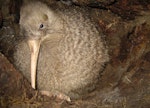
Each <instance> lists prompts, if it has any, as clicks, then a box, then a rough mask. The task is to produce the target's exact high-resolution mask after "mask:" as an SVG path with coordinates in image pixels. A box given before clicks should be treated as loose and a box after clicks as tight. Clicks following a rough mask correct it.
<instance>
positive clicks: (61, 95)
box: [40, 91, 71, 102]
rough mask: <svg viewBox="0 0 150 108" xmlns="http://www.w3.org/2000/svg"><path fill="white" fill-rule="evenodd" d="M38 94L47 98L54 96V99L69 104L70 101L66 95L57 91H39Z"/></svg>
mask: <svg viewBox="0 0 150 108" xmlns="http://www.w3.org/2000/svg"><path fill="white" fill-rule="evenodd" d="M40 92H41V94H42V95H46V96H49V97H52V96H54V97H56V98H58V99H60V100H66V101H68V102H71V99H70V97H69V96H67V95H65V94H63V93H60V92H57V91H55V92H50V91H40Z"/></svg>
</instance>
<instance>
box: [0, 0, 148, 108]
mask: <svg viewBox="0 0 150 108" xmlns="http://www.w3.org/2000/svg"><path fill="white" fill-rule="evenodd" d="M16 1H17V0H16ZM99 1H100V0H97V2H96V3H95V4H94V3H91V2H92V0H91V1H90V0H86V1H83V0H77V1H76V2H75V3H74V4H76V5H81V6H82V5H88V6H89V7H91V9H92V11H91V16H92V17H93V18H95V20H96V21H97V22H98V24H99V27H100V29H102V31H103V33H104V34H105V36H106V37H105V38H106V44H107V46H108V49H109V55H110V61H109V63H107V65H106V67H105V69H104V71H103V72H102V74H101V79H100V81H99V82H98V84H97V88H96V89H95V90H94V91H93V92H91V93H89V94H87V95H86V96H85V97H84V98H83V99H78V100H72V101H71V102H66V101H63V100H59V99H56V98H55V97H46V96H43V95H41V94H40V93H39V92H38V91H37V90H33V89H32V88H31V86H30V83H29V82H28V81H27V80H26V78H24V77H23V76H22V74H21V73H20V72H19V71H18V70H17V69H16V68H15V67H14V66H13V59H12V56H13V55H12V54H13V47H14V45H15V44H16V43H15V42H16V39H17V38H16V37H17V36H18V35H19V25H18V17H17V15H18V14H17V12H18V9H19V6H18V7H16V8H17V9H16V8H14V4H15V3H16V2H15V1H14V0H12V1H9V0H7V1H3V0H0V2H1V3H3V4H5V5H6V6H5V5H3V6H2V5H0V6H1V8H0V26H1V28H0V108H150V20H149V19H150V10H149V9H150V5H149V1H147V0H145V1H141V0H135V1H132V2H131V1H130V0H120V1H119V0H116V2H114V1H115V0H103V1H104V2H99ZM106 1H107V2H106ZM65 3H66V2H65ZM8 7H9V9H7V8H8ZM10 7H11V8H10ZM10 10H11V12H10ZM3 11H5V14H4V12H3Z"/></svg>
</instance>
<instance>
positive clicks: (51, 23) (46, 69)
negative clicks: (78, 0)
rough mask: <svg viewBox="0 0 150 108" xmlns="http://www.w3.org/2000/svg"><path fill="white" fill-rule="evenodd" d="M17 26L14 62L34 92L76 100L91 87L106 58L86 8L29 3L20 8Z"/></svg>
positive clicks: (97, 31)
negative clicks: (44, 92) (20, 38)
mask: <svg viewBox="0 0 150 108" xmlns="http://www.w3.org/2000/svg"><path fill="white" fill-rule="evenodd" d="M19 24H20V32H21V35H22V36H23V37H25V39H23V40H22V41H20V42H19V43H18V44H17V46H16V48H15V52H14V60H15V62H14V63H15V65H16V67H17V68H18V69H19V70H20V71H21V72H22V73H23V75H24V76H25V77H26V78H27V79H28V80H29V81H31V86H32V87H33V88H34V89H38V90H39V91H48V92H50V93H52V94H53V93H54V94H55V93H60V94H64V95H65V96H68V97H69V98H71V99H77V98H79V97H82V96H83V95H84V94H85V93H87V92H89V91H91V90H92V89H94V88H95V84H96V83H97V81H98V79H99V74H100V72H101V71H102V69H103V67H104V64H105V63H106V62H107V61H108V60H109V56H108V51H107V48H106V47H105V45H104V43H105V41H104V40H103V39H102V37H103V34H102V32H101V31H100V30H98V29H97V26H96V24H95V22H94V21H93V20H92V18H90V16H89V13H88V10H87V9H83V8H79V7H76V6H68V7H63V8H59V7H55V8H54V7H50V6H47V5H46V4H44V3H41V2H32V3H29V4H26V5H23V6H22V7H21V11H20V22H19ZM30 74H31V75H30Z"/></svg>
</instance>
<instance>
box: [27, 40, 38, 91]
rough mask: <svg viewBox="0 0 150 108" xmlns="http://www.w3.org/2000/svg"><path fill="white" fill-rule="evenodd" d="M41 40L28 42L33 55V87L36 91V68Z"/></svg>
mask: <svg viewBox="0 0 150 108" xmlns="http://www.w3.org/2000/svg"><path fill="white" fill-rule="evenodd" d="M40 44H41V40H28V45H29V47H30V53H31V86H32V88H34V89H36V68H37V61H38V55H39V50H40Z"/></svg>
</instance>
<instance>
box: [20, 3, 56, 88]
mask: <svg viewBox="0 0 150 108" xmlns="http://www.w3.org/2000/svg"><path fill="white" fill-rule="evenodd" d="M56 20H57V17H55V15H54V12H52V11H51V10H50V9H49V8H48V7H47V5H45V4H42V3H40V2H35V3H34V2H33V3H30V4H27V5H24V6H22V8H21V11H20V22H19V23H20V30H21V34H22V35H23V36H24V37H25V38H26V39H27V43H28V45H29V47H30V52H31V85H32V87H33V88H35V82H36V65H37V59H38V53H39V49H40V44H41V42H42V41H43V40H44V39H45V38H46V37H47V35H48V34H50V33H54V32H55V31H57V29H58V27H59V25H58V24H54V23H55V22H57V21H56Z"/></svg>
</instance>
